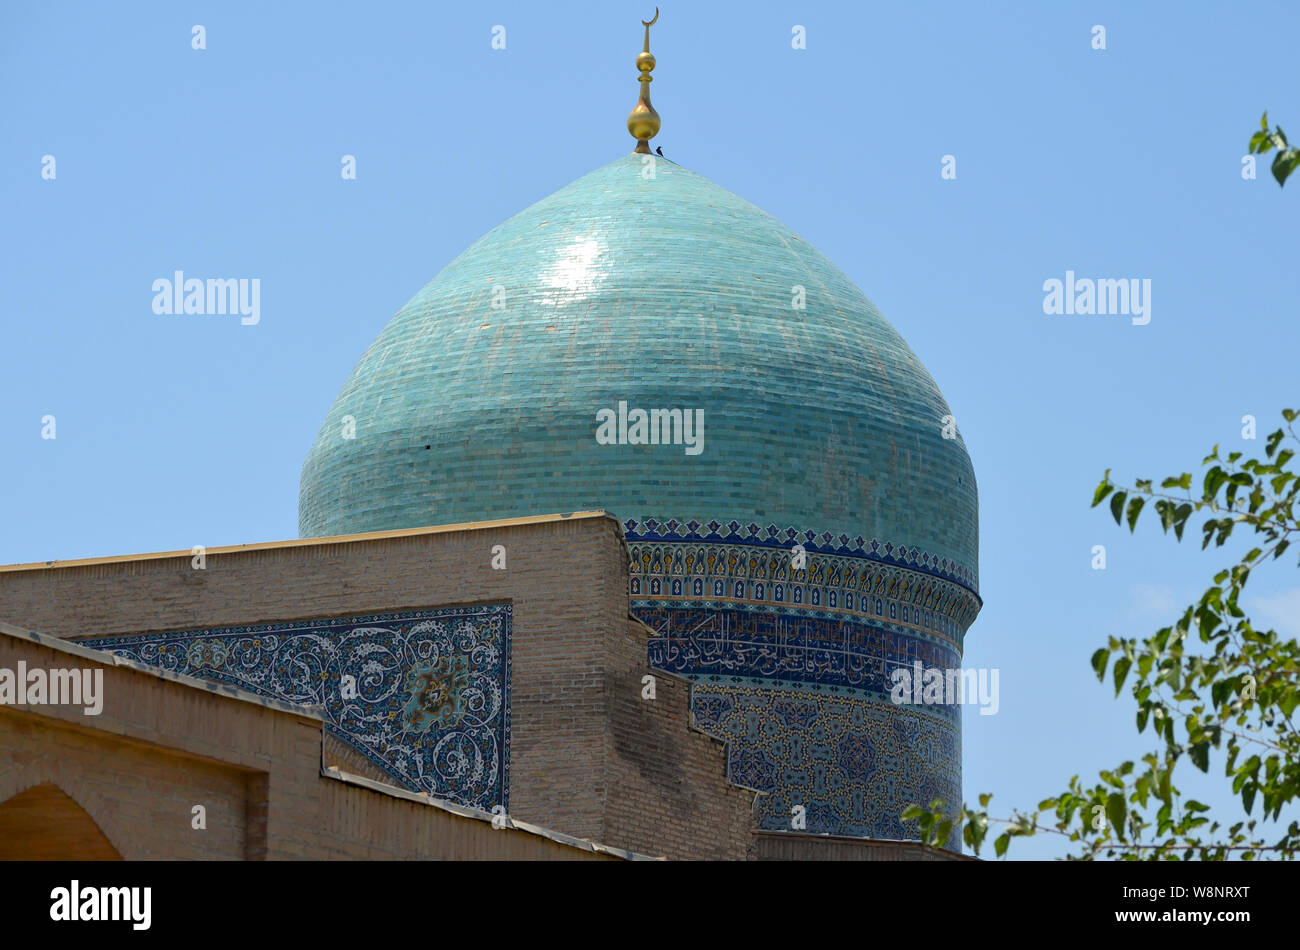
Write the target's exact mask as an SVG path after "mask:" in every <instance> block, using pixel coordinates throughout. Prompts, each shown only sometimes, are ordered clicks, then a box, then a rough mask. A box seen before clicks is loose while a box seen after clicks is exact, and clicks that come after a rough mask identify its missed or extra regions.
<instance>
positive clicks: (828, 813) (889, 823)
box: [691, 683, 961, 847]
mask: <svg viewBox="0 0 1300 950" xmlns="http://www.w3.org/2000/svg"><path fill="white" fill-rule="evenodd" d="M691 714H692V717H693V719H694V723H695V726H696V728H698V729H700V730H702V731H703V732H706V733H708V734H709V735H711V736H714V737H716V738H718V739H721V740H723V741H725V742H727V744H728V766H727V768H728V778H729V780H730V781H731V782H733V783H734V784H736V785H741V786H744V787H746V788H751V789H753V790H755V791H760V792H764V793H765V794H763V795H760V796H759V797H758V799H757V801H756V803H755V809H756V813H757V816H758V826H759V827H760V828H763V829H765V830H769V831H791V830H795V829H792V827H791V819H792V817H793V814H794V813H793V809H794V806H796V805H802V806H803V808H804V811H805V820H806V823H807V827H806V828H805V829H802V830H804V831H806V832H807V833H809V834H834V835H844V836H851V837H864V838H877V839H885V840H902V839H915V838H916V837H917V832H916V829H915V828H914V827H909V825H912V824H914V823H911V822H908V823H904V822H903V821H902V820H901V819H900V818H899V815H900V814H902V812H903V809H905V808H906V807H907V806H908V805H911V804H929V803H930V802H931V801H933V800H935V799H936V798H940V799H943V800H944V801H946V802H948V803H950V804H952V803H960V802H961V777H960V776H961V730H960V726H959V724H954V723H951V722H945V721H943V720H941V719H938V718H935V717H932V716H929V715H927V714H924V713H919V712H916V711H914V710H911V709H903V708H899V707H897V706H892V705H887V704H885V705H882V704H879V703H873V702H867V701H864V700H860V699H851V698H846V697H828V696H819V695H814V694H809V693H806V692H802V691H799V690H790V689H772V688H761V687H734V686H715V685H710V684H707V683H697V684H696V685H695V686H694V687H693V689H692V692H691ZM949 847H959V841H958V839H957V837H956V832H954V836H953V838H952V839H951V840H950V841H949Z"/></svg>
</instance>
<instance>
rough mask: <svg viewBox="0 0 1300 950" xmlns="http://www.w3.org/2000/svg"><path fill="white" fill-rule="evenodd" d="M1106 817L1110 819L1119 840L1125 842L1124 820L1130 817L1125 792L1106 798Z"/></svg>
mask: <svg viewBox="0 0 1300 950" xmlns="http://www.w3.org/2000/svg"><path fill="white" fill-rule="evenodd" d="M1106 817H1107V818H1109V819H1110V823H1111V825H1112V826H1113V827H1114V829H1115V834H1117V835H1119V840H1120V841H1123V840H1124V819H1125V818H1127V817H1128V802H1126V801H1124V793H1123V792H1111V793H1110V795H1108V796H1107V797H1106Z"/></svg>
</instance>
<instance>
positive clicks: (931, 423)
mask: <svg viewBox="0 0 1300 950" xmlns="http://www.w3.org/2000/svg"><path fill="white" fill-rule="evenodd" d="M646 158H647V156H639V155H629V156H626V157H624V158H620V159H619V160H618V161H615V162H613V163H611V164H609V165H606V166H605V167H604V168H601V169H598V170H596V171H594V172H592V173H590V174H588V175H586V176H584V177H583V178H580V179H578V180H577V181H575V182H574V183H573V184H571V185H569V186H568V187H566V188H563V189H561V190H560V191H557V192H556V193H555V194H553V195H551V196H550V197H549V198H546V199H544V200H542V201H539V202H538V203H537V204H535V205H533V206H532V207H530V208H528V209H527V210H525V211H523V212H521V213H519V214H517V215H515V216H514V217H513V218H511V219H510V220H508V221H506V222H505V223H504V224H502V225H500V226H499V227H497V228H495V229H494V230H493V231H491V232H489V233H488V234H487V235H485V236H484V237H483V238H481V239H480V240H479V241H477V242H476V243H475V244H474V245H473V246H471V247H470V248H469V249H468V250H467V251H465V252H464V253H463V254H461V255H460V256H459V257H458V258H456V259H455V260H454V261H452V262H451V263H450V264H449V265H448V266H447V267H446V268H445V269H444V270H443V271H442V272H441V273H440V274H438V276H437V277H436V278H434V280H433V281H431V282H430V283H429V284H428V285H427V286H425V287H424V289H423V290H421V291H420V292H419V293H417V294H416V295H415V296H414V297H413V298H412V299H411V301H410V302H409V303H407V304H406V306H404V307H403V308H402V309H401V310H400V311H399V312H398V313H397V315H396V316H395V317H394V318H393V320H392V321H391V322H390V323H389V324H388V326H387V327H385V328H384V330H383V332H382V333H380V335H379V338H378V339H377V340H376V341H375V342H374V344H372V345H371V347H370V348H369V349H368V350H367V351H366V353H365V354H364V355H363V356H362V357H361V361H360V362H359V363H358V364H357V366H356V368H355V369H354V370H353V371H352V374H351V376H350V377H349V378H348V380H347V382H346V383H345V384H344V386H343V389H342V392H340V394H339V396H338V399H337V400H336V401H335V403H334V406H333V408H331V409H330V411H329V414H328V415H327V416H326V418H325V422H324V424H323V425H322V426H321V430H320V433H319V435H317V437H316V442H315V444H314V445H313V446H312V449H311V452H310V453H309V455H308V456H307V460H306V463H305V465H304V466H303V472H302V488H301V499H300V507H299V527H300V530H301V533H302V535H303V536H304V537H318V536H324V535H333V534H345V533H352V532H362V531H377V530H384V529H394V528H409V527H417V526H423V525H434V524H449V523H456V522H464V521H477V520H486V519H495V518H508V517H517V516H525V515H535V514H544V513H551V512H560V511H574V510H579V509H591V508H604V509H606V510H608V511H611V512H613V513H614V514H616V515H618V516H619V517H620V518H622V519H636V520H638V521H639V522H641V521H644V520H645V519H658V520H660V521H664V520H669V519H676V520H677V521H679V522H681V523H687V522H690V521H692V520H697V521H699V522H700V523H701V524H704V525H707V524H709V523H712V522H717V523H719V524H721V525H726V524H728V522H730V521H733V520H734V521H735V522H737V523H738V524H740V525H742V526H744V525H751V524H752V525H757V526H761V527H765V526H768V525H775V526H776V528H777V529H780V530H784V529H786V528H790V527H792V528H795V529H797V530H799V531H804V530H813V531H816V532H818V533H819V534H821V533H829V534H830V535H833V536H836V537H839V536H841V535H843V536H847V537H848V538H850V539H853V538H857V537H861V538H863V539H864V542H863V543H862V544H861V545H854V544H853V542H850V546H856V547H862V548H868V549H869V548H870V545H871V543H872V540H873V539H875V540H877V541H878V542H879V544H880V545H881V548H882V550H883V546H884V545H885V544H890V545H892V546H893V549H895V550H896V549H897V548H898V547H899V546H903V547H905V548H907V549H908V550H909V551H916V552H919V553H922V554H924V555H926V556H927V557H928V558H930V559H933V560H934V561H935V562H936V563H937V562H946V564H945V570H944V571H942V573H945V574H946V573H950V572H951V573H954V574H957V575H960V576H962V577H964V578H965V579H966V583H965V586H968V587H971V588H974V587H975V583H974V582H975V571H976V559H977V553H978V551H977V506H976V491H975V478H974V474H973V472H972V469H971V463H970V459H969V457H968V456H967V453H966V449H965V446H964V444H963V443H962V441H961V440H960V439H945V438H943V434H942V432H943V423H942V420H943V417H944V416H946V415H948V414H949V409H948V405H947V403H946V402H945V401H944V399H943V396H942V395H941V394H940V392H939V389H938V387H937V386H936V385H935V383H934V380H933V379H932V378H931V377H930V374H929V373H928V372H926V370H925V367H923V366H922V365H921V362H920V360H918V359H917V357H916V355H915V354H914V353H913V352H912V351H911V349H909V348H908V346H907V344H906V343H905V342H904V341H903V339H902V337H900V336H899V334H898V332H897V331H896V330H894V328H893V327H892V326H890V324H889V323H888V322H886V321H885V319H884V318H883V317H882V316H881V315H880V313H879V312H878V311H877V310H876V308H875V307H874V306H873V305H872V304H871V302H870V301H868V300H867V298H866V297H865V296H863V294H862V292H861V291H860V290H858V288H857V287H856V286H854V284H853V283H852V282H851V281H850V280H849V278H848V277H847V276H845V274H844V273H843V272H842V271H840V270H839V268H837V267H836V266H835V265H834V264H832V263H831V262H830V261H829V260H827V259H826V258H825V257H823V256H822V255H821V254H820V253H818V252H817V250H816V249H815V248H813V247H812V246H810V245H809V244H808V243H807V242H806V241H804V240H802V239H801V238H799V237H796V236H795V235H794V234H793V233H792V232H791V231H790V230H789V229H788V228H786V227H784V226H783V225H782V224H781V223H780V222H778V221H777V220H775V219H774V218H772V217H771V216H770V215H768V214H766V213H764V212H763V211H761V210H759V209H758V208H756V207H754V206H753V205H751V204H749V203H748V202H746V201H743V200H742V199H740V198H738V197H737V196H736V195H733V194H731V193H730V192H728V191H726V190H724V189H723V188H720V187H719V186H717V185H715V184H713V183H712V182H710V181H708V180H707V179H705V178H702V177H700V176H699V175H696V174H694V173H692V172H690V171H688V170H686V169H685V168H682V167H681V166H679V165H675V164H673V163H671V162H669V161H666V160H663V159H654V160H653V161H654V164H653V169H654V172H655V173H654V176H653V177H647V175H646V174H645V169H646V168H647V167H648V166H647V165H646V163H645V159H646ZM797 288H803V291H804V293H805V295H806V307H805V308H804V309H797V308H796V307H795V306H794V302H795V298H796V295H797V294H798V290H797ZM494 303H495V304H496V307H494ZM620 401H622V402H625V403H626V405H627V408H628V410H629V412H630V411H631V410H633V409H637V408H640V409H645V410H650V409H684V410H696V409H700V410H703V414H704V416H703V418H704V426H703V449H702V451H701V452H700V453H699V454H698V455H692V454H688V453H687V452H686V451H685V449H684V447H683V446H682V445H627V444H622V445H608V444H599V443H598V442H597V438H596V432H597V413H598V411H599V410H601V409H611V410H617V407H618V404H619V402H620ZM348 416H350V417H352V419H353V420H354V424H355V435H354V436H353V437H351V438H348V437H345V436H347V435H348V434H349V430H348V428H347V419H346V418H345V417H348ZM701 533H707V530H704V529H702V530H701ZM723 533H724V534H725V533H726V532H725V530H724V531H723ZM927 563H928V562H927Z"/></svg>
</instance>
